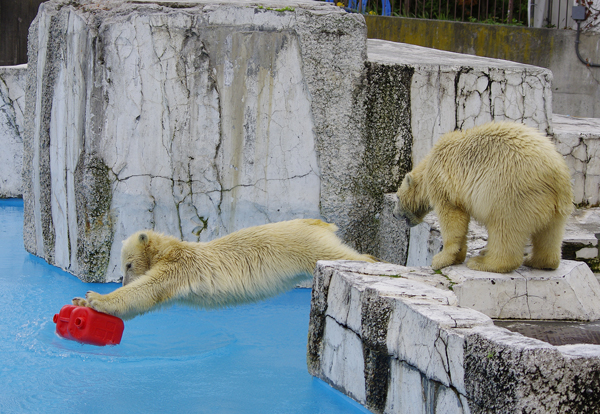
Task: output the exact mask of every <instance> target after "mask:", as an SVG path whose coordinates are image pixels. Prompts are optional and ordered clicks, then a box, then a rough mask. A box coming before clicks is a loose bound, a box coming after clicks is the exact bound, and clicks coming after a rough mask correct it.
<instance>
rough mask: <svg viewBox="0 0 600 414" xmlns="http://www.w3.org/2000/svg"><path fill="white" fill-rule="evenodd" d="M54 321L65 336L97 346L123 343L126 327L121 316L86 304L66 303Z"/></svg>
mask: <svg viewBox="0 0 600 414" xmlns="http://www.w3.org/2000/svg"><path fill="white" fill-rule="evenodd" d="M53 321H54V323H55V324H56V333H57V334H58V335H60V336H62V337H63V338H65V339H71V340H73V341H77V342H81V343H84V344H90V345H97V346H104V345H117V344H119V343H121V337H122V336H123V329H125V325H124V324H123V321H122V320H121V319H120V318H117V317H116V316H112V315H108V314H106V313H102V312H98V311H95V310H94V309H92V308H86V307H84V306H75V305H65V306H63V307H62V308H61V310H60V312H59V313H57V314H55V315H54V318H53Z"/></svg>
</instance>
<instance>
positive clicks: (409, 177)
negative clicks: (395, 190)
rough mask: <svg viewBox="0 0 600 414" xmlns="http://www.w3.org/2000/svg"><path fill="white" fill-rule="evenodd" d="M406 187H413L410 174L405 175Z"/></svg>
mask: <svg viewBox="0 0 600 414" xmlns="http://www.w3.org/2000/svg"><path fill="white" fill-rule="evenodd" d="M405 178H406V185H408V186H409V187H412V185H413V177H412V175H411V174H410V173H408V174H406V177H405Z"/></svg>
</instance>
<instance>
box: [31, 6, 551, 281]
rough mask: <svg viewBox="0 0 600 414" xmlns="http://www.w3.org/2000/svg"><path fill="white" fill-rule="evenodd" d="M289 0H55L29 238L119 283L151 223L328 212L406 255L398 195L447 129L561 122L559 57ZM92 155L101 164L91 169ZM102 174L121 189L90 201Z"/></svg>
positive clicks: (35, 102) (358, 237)
mask: <svg viewBox="0 0 600 414" xmlns="http://www.w3.org/2000/svg"><path fill="white" fill-rule="evenodd" d="M276 3H277V2H269V1H265V7H262V8H260V7H259V5H258V4H255V3H250V2H247V1H231V2H226V3H223V4H221V3H218V4H217V3H212V2H210V1H204V0H194V1H192V2H187V3H185V4H183V3H182V4H175V3H173V4H171V3H154V2H152V1H147V2H141V3H140V2H134V3H130V2H121V1H112V0H108V1H106V2H104V3H103V4H102V6H101V7H100V6H98V5H97V4H96V3H94V2H92V1H89V0H80V1H75V2H73V1H69V0H51V1H49V2H45V3H44V4H43V5H42V7H41V9H40V13H39V14H38V17H37V19H36V20H35V21H34V22H33V24H32V31H31V33H32V35H31V36H30V50H31V58H30V64H29V67H28V72H29V73H28V76H29V79H30V82H29V85H28V87H27V95H26V96H27V99H26V108H27V110H26V116H27V117H28V119H31V122H30V123H28V125H27V128H26V130H25V139H24V154H25V155H24V158H23V162H24V165H25V175H24V179H25V180H24V181H25V183H24V189H23V192H24V200H25V201H24V206H25V208H24V210H25V223H24V239H25V246H26V248H27V250H28V251H30V252H31V253H34V254H36V255H39V256H41V257H43V258H45V259H46V260H47V261H49V262H50V263H52V264H55V265H57V266H60V267H62V268H63V269H66V270H67V271H69V272H72V273H74V274H76V275H77V276H79V277H81V278H83V279H86V280H88V279H89V280H102V279H103V277H104V276H102V275H103V274H104V275H105V277H104V280H106V281H116V280H118V279H119V278H120V274H119V256H120V255H119V250H120V243H119V241H120V240H123V239H125V238H126V237H127V236H128V235H129V234H131V233H133V232H134V231H137V230H139V229H142V228H154V229H155V230H158V231H162V232H165V233H169V234H173V235H176V236H179V237H181V238H182V239H185V240H195V241H207V240H211V239H214V238H216V237H219V236H222V235H225V234H228V233H230V232H232V231H235V230H238V229H240V228H243V227H248V226H253V225H259V224H264V223H267V222H273V221H281V220H288V219H293V218H301V217H314V218H323V219H325V220H327V221H329V222H334V223H336V224H337V225H338V227H339V228H340V231H339V235H340V236H341V237H342V239H344V241H346V242H347V243H349V244H350V245H352V246H353V247H355V248H357V249H358V250H360V251H361V252H363V253H369V254H373V255H375V256H377V257H382V258H383V259H386V260H390V261H396V262H402V261H403V257H405V255H406V252H405V251H403V249H402V248H400V249H398V248H395V247H397V246H406V243H405V240H406V238H407V231H406V229H404V228H399V227H398V226H396V227H394V230H395V233H394V234H391V233H390V232H387V233H386V232H385V231H387V230H388V229H387V228H385V229H383V228H382V226H381V222H382V219H384V217H385V216H386V214H388V213H389V212H387V213H386V211H384V207H385V203H386V201H385V194H386V193H388V192H392V191H395V189H396V188H397V186H398V185H399V183H400V180H401V178H402V177H403V175H404V174H405V173H406V172H407V171H408V170H409V169H410V167H411V162H413V161H418V159H419V157H421V154H422V152H423V151H424V150H426V149H428V148H430V146H431V145H432V144H433V142H435V140H436V139H437V138H438V137H439V135H441V134H442V133H444V132H447V131H450V130H453V129H454V128H457V127H469V126H472V125H474V124H479V123H483V122H486V121H487V120H490V119H514V120H520V121H522V122H525V123H528V124H531V125H535V126H536V127H538V128H540V129H549V119H550V115H549V113H550V112H549V108H550V99H549V96H550V95H549V93H550V92H549V91H550V89H549V82H550V79H551V77H550V74H549V72H548V71H547V70H545V69H540V68H535V67H530V66H526V65H519V64H513V63H511V62H503V61H498V60H492V59H484V58H477V57H472V56H470V57H466V56H460V55H455V54H451V53H447V52H440V51H433V50H431V49H423V48H416V47H412V46H408V45H394V44H390V43H387V42H381V41H372V40H369V41H367V39H366V26H365V24H364V20H363V18H362V16H360V15H356V14H349V13H346V12H345V11H343V10H341V9H340V8H337V7H335V6H333V5H331V4H327V3H323V2H303V1H298V2H294V3H293V4H292V3H289V2H284V3H285V4H284V3H281V5H282V6H285V7H288V9H287V10H286V11H277V10H276V9H277V7H274V6H276ZM277 4H279V3H277ZM290 8H291V9H290ZM367 50H368V55H367ZM431 97H434V99H431ZM91 160H98V161H99V162H101V164H102V166H103V167H102V168H101V170H102V171H103V172H102V174H100V175H98V176H97V175H94V174H91V175H87V176H86V175H85V171H86V170H87V169H88V168H89V165H88V164H89V162H91ZM94 162H96V161H94ZM80 176H81V177H83V176H86V177H88V179H89V181H82V180H79V179H78V178H77V177H80ZM94 177H97V179H98V180H99V181H98V182H94ZM106 180H108V185H107V184H106ZM100 188H101V189H100ZM90 189H95V190H94V191H96V192H98V193H99V194H104V193H106V194H110V205H109V206H105V205H102V206H101V207H102V208H101V211H100V210H99V211H94V212H92V213H90V212H88V211H87V210H86V208H87V207H86V206H88V205H91V204H90V203H91V202H92V199H91V198H90V197H89V191H90ZM77 200H79V204H77V203H78V201H77ZM80 207H81V208H80ZM96 207H99V206H96ZM82 209H83V210H82ZM90 215H91V216H93V217H94V219H93V220H92V221H93V223H92V224H94V225H95V226H97V225H98V224H100V223H104V224H105V226H106V227H105V228H103V229H102V231H100V232H98V229H99V227H94V226H92V225H90V224H91V222H90V220H89V219H88V216H90ZM392 227H393V226H392ZM392 227H390V228H392ZM388 236H390V237H388ZM102 238H104V240H105V242H106V243H108V241H110V243H111V245H110V246H108V247H107V245H106V243H104V244H103V243H102V242H101V239H102ZM89 246H93V248H92V249H91V250H89ZM107 249H108V250H107ZM93 257H97V259H98V260H95V259H93ZM89 263H93V266H94V267H96V268H97V269H95V270H94V271H93V275H92V276H90V275H88V274H87V273H86V272H89V270H85V269H90V268H91V267H90V265H89ZM88 276H89V277H88Z"/></svg>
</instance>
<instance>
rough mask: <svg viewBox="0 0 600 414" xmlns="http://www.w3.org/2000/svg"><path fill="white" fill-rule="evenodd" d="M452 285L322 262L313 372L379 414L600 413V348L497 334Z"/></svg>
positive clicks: (408, 272) (418, 273)
mask: <svg viewBox="0 0 600 414" xmlns="http://www.w3.org/2000/svg"><path fill="white" fill-rule="evenodd" d="M581 265H582V266H585V265H584V264H581ZM453 283H455V282H453V281H452V280H451V279H449V278H447V277H446V276H444V275H442V274H438V273H435V272H432V271H431V270H429V269H427V268H408V267H404V266H394V265H389V264H365V263H358V262H319V264H318V266H317V270H316V272H315V280H314V286H313V296H312V307H311V316H310V327H309V342H308V367H309V371H310V372H311V374H312V375H315V376H317V377H319V378H322V379H323V380H325V381H327V382H328V383H330V384H331V385H332V386H334V387H335V388H337V389H339V390H341V391H342V392H344V393H346V394H348V395H350V396H351V397H352V398H354V399H355V400H357V401H358V402H360V403H361V404H364V405H365V406H366V407H367V408H368V409H370V410H371V411H373V412H374V413H423V414H425V413H427V414H432V413H445V414H454V413H457V414H458V413H461V414H462V413H509V412H510V413H513V412H531V413H550V412H552V413H571V412H577V413H584V412H585V413H594V412H599V411H600V399H598V398H597V395H596V391H595V390H596V389H598V387H599V386H600V378H599V377H598V372H599V371H600V346H599V345H589V344H574V345H562V346H553V345H551V344H550V343H547V342H543V341H540V340H537V339H534V338H528V337H526V336H523V335H521V334H519V333H516V332H512V331H510V330H508V329H505V328H503V327H500V326H496V325H494V322H493V320H492V319H491V318H490V317H488V316H487V315H485V314H483V313H481V312H478V311H476V310H473V309H470V308H467V307H464V306H459V302H460V299H459V296H460V295H457V294H456V287H457V286H458V285H453ZM546 283H547V284H552V285H554V284H555V283H554V282H552V281H548V282H546ZM464 286H465V287H466V286H467V285H464ZM451 287H452V289H454V291H453V290H452V289H450V288H451ZM473 295H477V292H473ZM548 308H551V306H549V307H548Z"/></svg>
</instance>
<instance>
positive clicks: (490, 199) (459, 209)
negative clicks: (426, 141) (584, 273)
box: [394, 122, 573, 273]
mask: <svg viewBox="0 0 600 414" xmlns="http://www.w3.org/2000/svg"><path fill="white" fill-rule="evenodd" d="M398 199H399V201H398V204H397V206H396V208H395V210H394V216H395V217H396V218H404V219H406V220H407V222H408V224H409V225H410V226H414V225H417V224H419V223H420V222H421V221H422V220H423V217H424V216H425V215H426V214H427V213H428V212H429V211H431V209H432V208H433V209H434V210H435V212H436V213H437V215H438V218H439V222H440V229H441V233H442V239H443V244H444V247H443V249H442V251H441V252H440V253H438V254H436V255H435V256H434V258H433V262H432V267H433V268H434V269H441V268H443V267H446V266H450V265H453V264H459V263H462V262H463V261H464V260H465V257H466V254H467V231H468V227H469V220H470V217H473V218H474V219H475V220H477V221H478V222H479V223H481V224H483V225H484V226H485V227H486V228H487V231H488V243H487V247H486V249H484V251H483V252H482V253H481V254H480V255H478V256H475V257H472V258H471V259H469V260H468V262H467V266H468V267H469V268H471V269H474V270H481V271H487V272H500V273H505V272H510V271H512V270H514V269H516V268H517V267H519V266H520V265H521V264H523V251H524V248H525V245H526V243H527V240H528V239H529V238H531V242H532V244H533V250H532V252H531V254H530V255H528V256H527V257H526V258H525V262H524V264H525V265H526V266H530V267H534V268H538V269H556V268H557V267H558V265H559V263H560V258H561V244H562V236H563V232H564V227H565V222H566V220H567V217H568V216H569V215H570V214H571V212H572V210H573V190H572V188H571V177H570V174H569V169H568V167H567V165H566V163H565V161H564V159H563V158H562V156H561V155H560V154H559V153H558V152H557V151H556V149H555V147H554V145H553V144H552V143H551V142H550V140H549V139H548V138H546V137H544V136H543V135H541V134H540V133H539V132H537V131H536V130H534V129H532V128H529V127H526V126H524V125H522V124H517V123H511V122H498V123H489V124H486V125H483V126H479V127H475V128H472V129H470V130H467V131H464V132H461V131H454V132H450V133H448V134H445V135H444V136H442V137H441V138H440V140H439V141H438V142H437V143H436V144H435V145H434V147H433V149H432V150H431V152H430V153H429V154H428V155H427V157H426V158H425V159H424V160H423V161H421V162H420V163H419V164H418V165H417V166H416V167H415V168H414V169H413V170H412V171H411V172H410V173H408V174H407V175H406V177H405V178H404V181H403V182H402V185H401V186H400V188H399V189H398Z"/></svg>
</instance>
